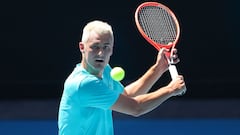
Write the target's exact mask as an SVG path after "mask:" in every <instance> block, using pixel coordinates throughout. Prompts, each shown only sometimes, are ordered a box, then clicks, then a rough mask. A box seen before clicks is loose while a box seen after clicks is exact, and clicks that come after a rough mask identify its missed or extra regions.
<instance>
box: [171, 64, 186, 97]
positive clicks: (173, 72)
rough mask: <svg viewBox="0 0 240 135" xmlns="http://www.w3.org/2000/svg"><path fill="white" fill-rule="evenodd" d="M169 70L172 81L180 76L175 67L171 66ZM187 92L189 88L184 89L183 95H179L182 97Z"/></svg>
mask: <svg viewBox="0 0 240 135" xmlns="http://www.w3.org/2000/svg"><path fill="white" fill-rule="evenodd" d="M168 70H169V72H170V75H171V78H172V80H173V79H175V78H176V77H177V76H178V71H177V68H176V66H175V65H172V64H170V65H169V67H168ZM186 91H187V87H184V90H183V92H182V93H181V94H179V96H182V95H184V94H185V93H186Z"/></svg>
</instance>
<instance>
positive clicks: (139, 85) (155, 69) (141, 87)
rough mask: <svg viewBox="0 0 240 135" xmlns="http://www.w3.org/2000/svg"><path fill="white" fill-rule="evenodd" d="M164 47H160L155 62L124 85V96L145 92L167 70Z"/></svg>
mask: <svg viewBox="0 0 240 135" xmlns="http://www.w3.org/2000/svg"><path fill="white" fill-rule="evenodd" d="M166 51H168V50H166V49H164V48H163V49H161V50H160V51H159V53H158V56H157V60H156V63H155V64H154V65H153V66H152V67H150V69H149V70H148V71H147V72H146V73H145V74H144V75H143V76H142V77H140V78H139V79H138V80H136V81H135V82H133V83H131V84H129V85H128V86H126V87H125V91H124V94H125V95H126V96H130V97H134V96H137V95H141V94H145V93H147V92H148V91H149V90H150V89H151V88H152V86H153V84H154V83H155V82H156V81H157V80H158V79H159V78H160V77H161V76H162V74H163V73H164V72H165V71H167V70H168V61H167V58H166V56H165V53H166ZM176 53H177V50H176V49H175V50H174V56H175V57H174V59H175V61H174V63H175V64H176V63H178V62H179V59H178V57H177V55H176Z"/></svg>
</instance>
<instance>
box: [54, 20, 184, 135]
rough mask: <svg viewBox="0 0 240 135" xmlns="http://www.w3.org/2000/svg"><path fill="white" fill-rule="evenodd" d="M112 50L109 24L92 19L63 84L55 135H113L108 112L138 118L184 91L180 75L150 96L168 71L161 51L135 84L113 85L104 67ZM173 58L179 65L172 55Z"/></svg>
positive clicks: (116, 83) (108, 72)
mask: <svg viewBox="0 0 240 135" xmlns="http://www.w3.org/2000/svg"><path fill="white" fill-rule="evenodd" d="M113 46H114V36H113V31H112V28H111V26H110V25H109V24H108V23H106V22H103V21H99V20H94V21H91V22H89V23H88V24H87V25H86V26H85V27H84V29H83V33H82V40H81V42H79V49H80V52H81V56H82V59H81V63H79V64H77V65H76V67H75V69H74V70H73V72H72V73H71V74H70V75H69V77H68V78H67V79H66V81H65V84H64V91H63V95H62V98H61V102H60V107H59V115H58V127H59V135H113V134H114V130H113V121H112V110H113V111H117V112H120V113H124V114H127V115H132V116H136V117H137V116H140V115H142V114H145V113H147V112H150V111H152V110H153V109H154V108H156V107H158V106H159V105H160V104H162V103H163V102H164V101H165V100H167V99H169V98H170V97H172V96H176V95H179V94H181V93H182V92H183V91H184V87H185V82H184V80H183V76H181V75H179V76H178V77H177V78H176V79H174V80H172V81H171V82H170V83H169V84H168V85H167V86H165V87H162V88H159V89H157V90H155V91H154V92H149V90H150V88H151V87H152V86H153V84H154V83H155V82H156V81H157V80H158V79H159V78H160V77H161V75H162V74H163V73H164V72H165V71H167V70H168V62H167V60H166V58H165V55H164V53H165V52H166V51H167V50H165V49H161V50H160V51H159V53H158V55H157V59H156V62H155V64H154V65H153V66H151V67H150V68H149V69H148V71H147V72H146V73H145V74H144V75H143V76H142V77H140V78H139V79H138V80H136V81H135V82H133V83H131V84H129V85H128V86H126V87H124V86H123V85H122V84H121V83H120V82H117V81H114V80H113V79H112V78H111V77H110V71H111V67H110V65H109V64H108V63H109V60H110V57H111V55H112V53H113ZM174 56H175V63H178V62H179V59H178V57H177V55H176V51H175V55H174ZM139 64H142V63H139Z"/></svg>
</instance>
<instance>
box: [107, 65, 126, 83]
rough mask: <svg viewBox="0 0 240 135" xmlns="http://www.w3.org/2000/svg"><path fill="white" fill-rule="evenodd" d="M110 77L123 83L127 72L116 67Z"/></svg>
mask: <svg viewBox="0 0 240 135" xmlns="http://www.w3.org/2000/svg"><path fill="white" fill-rule="evenodd" d="M110 75H111V77H112V79H113V80H115V81H121V80H122V79H123V78H124V76H125V71H124V70H123V69H122V68H121V67H114V68H113V69H112V70H111V72H110Z"/></svg>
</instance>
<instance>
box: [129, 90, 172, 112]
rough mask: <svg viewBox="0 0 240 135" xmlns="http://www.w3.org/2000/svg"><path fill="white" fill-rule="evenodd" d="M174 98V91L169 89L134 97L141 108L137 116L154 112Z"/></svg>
mask: <svg viewBox="0 0 240 135" xmlns="http://www.w3.org/2000/svg"><path fill="white" fill-rule="evenodd" d="M172 96H173V95H172V89H171V88H169V87H163V88H161V89H158V90H156V91H154V92H151V93H148V94H143V95H139V96H136V97H134V99H135V100H136V101H137V103H138V107H139V110H138V115H137V116H139V115H143V114H145V113H147V112H150V111H152V110H153V109H155V108H156V107H158V106H159V105H160V104H162V103H163V102H164V101H166V100H167V99H168V98H170V97H172Z"/></svg>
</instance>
